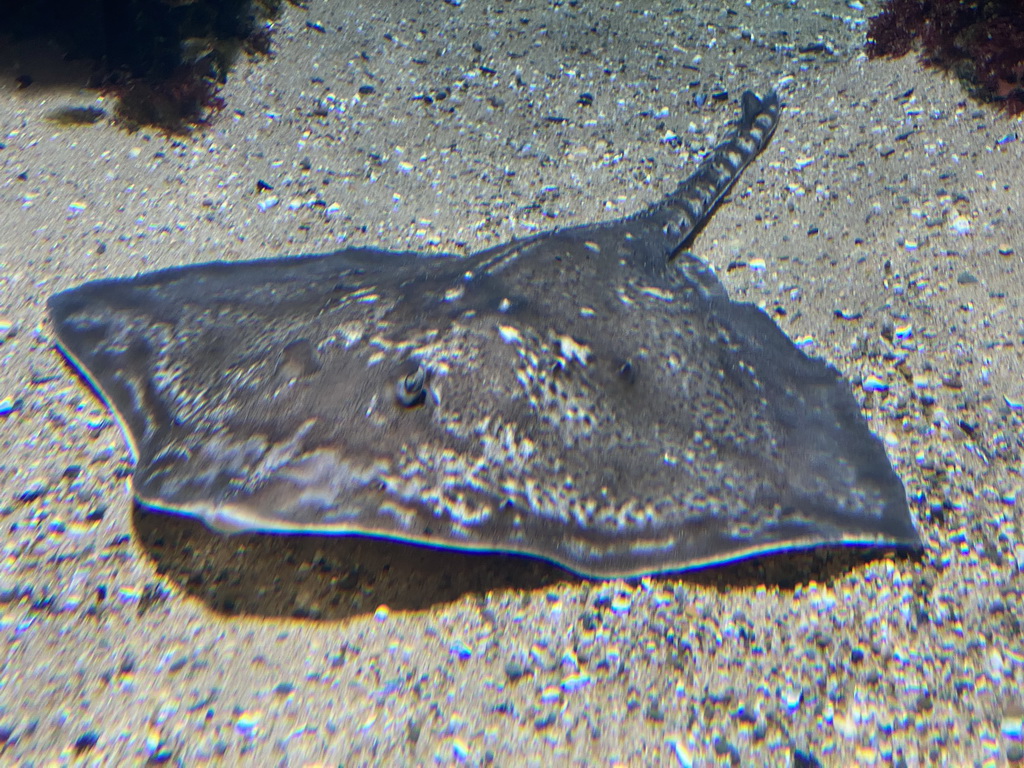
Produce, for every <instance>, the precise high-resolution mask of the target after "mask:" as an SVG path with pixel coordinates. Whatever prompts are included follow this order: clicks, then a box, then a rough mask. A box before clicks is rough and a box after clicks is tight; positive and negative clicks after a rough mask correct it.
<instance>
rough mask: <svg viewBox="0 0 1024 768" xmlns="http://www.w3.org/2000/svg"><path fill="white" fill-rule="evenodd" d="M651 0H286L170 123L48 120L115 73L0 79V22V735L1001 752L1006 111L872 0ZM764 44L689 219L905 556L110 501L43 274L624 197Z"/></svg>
mask: <svg viewBox="0 0 1024 768" xmlns="http://www.w3.org/2000/svg"><path fill="white" fill-rule="evenodd" d="M646 5H647V6H649V7H648V9H647V10H636V9H633V8H631V7H629V6H628V5H627V4H625V3H602V4H598V3H573V2H565V3H559V2H552V3H537V4H529V5H527V4H519V3H511V2H497V1H495V2H483V1H482V0H465V2H463V3H461V4H458V3H445V2H430V3H426V2H424V3H409V2H398V1H397V0H396V1H394V2H374V3H364V4H354V3H343V2H335V3H326V2H321V1H319V0H311V2H309V3H308V7H307V8H305V9H302V8H297V7H293V6H288V7H287V8H286V10H285V11H284V14H283V16H282V17H281V18H280V20H279V21H278V22H277V24H276V27H275V33H274V49H275V51H276V55H275V56H274V57H273V59H270V60H267V59H263V60H258V61H252V62H246V61H243V62H240V63H239V64H238V66H236V68H235V69H234V70H233V71H232V73H231V76H230V79H229V82H228V84H227V86H226V87H225V88H224V90H223V93H222V95H223V97H224V99H225V100H226V103H227V107H226V108H225V109H224V110H223V111H222V112H221V113H220V114H219V115H217V116H216V118H215V120H214V121H213V123H212V125H211V126H209V127H208V128H206V129H204V130H201V131H196V132H195V133H194V134H193V135H191V136H189V137H185V138H172V137H168V136H166V135H163V134H161V133H160V132H157V131H146V130H142V131H138V132H136V133H127V132H125V131H123V130H121V129H120V128H118V127H117V126H116V125H114V124H112V123H111V122H110V121H106V120H105V121H101V122H100V123H98V124H96V125H91V126H75V127H69V126H61V125H58V124H55V123H53V122H51V121H48V120H47V119H46V115H47V113H48V112H50V111H51V110H52V109H54V108H57V107H61V106H86V105H90V104H98V105H99V106H102V107H104V108H107V109H108V110H109V108H110V104H109V103H105V102H104V101H103V100H102V99H99V98H98V97H97V96H96V94H95V93H93V92H89V91H85V90H79V89H77V88H75V87H71V86H68V85H67V82H69V77H68V76H67V73H66V72H64V73H61V75H60V77H54V78H47V77H46V76H45V73H44V72H42V71H40V72H37V73H36V74H37V75H38V76H36V77H35V78H34V80H35V82H34V84H33V85H32V86H30V87H29V88H24V89H18V88H17V85H16V83H15V80H14V77H15V75H16V74H18V72H19V71H20V69H22V68H24V66H26V64H25V62H23V61H19V60H15V59H14V58H13V54H10V55H9V56H8V59H7V60H6V61H2V60H0V64H2V65H3V67H4V68H3V70H2V72H0V75H2V77H0V147H2V148H0V357H2V360H3V366H2V368H0V412H2V414H3V415H2V416H0V425H2V431H0V439H2V446H3V447H2V454H0V522H2V524H3V531H4V535H3V539H2V543H3V559H2V561H0V643H2V645H0V647H2V649H3V650H2V652H0V739H2V745H0V756H2V758H3V761H5V762H7V761H10V762H11V763H13V764H17V765H29V764H32V765H42V764H50V763H54V764H61V763H70V762H72V761H74V760H79V761H81V762H83V763H86V764H93V763H95V764H140V763H144V762H146V761H153V762H157V763H160V762H164V763H174V764H182V765H197V764H203V763H204V762H222V763H223V764H229V765H233V764H240V763H241V764H251V765H316V764H323V765H346V766H348V765H376V764H387V765H411V764H448V763H466V764H473V765H475V764H481V765H487V764H494V765H545V766H546V765H555V764H569V765H573V764H580V765H582V764H587V765H617V764H621V765H667V766H677V765H678V766H688V765H739V764H742V765H799V766H813V765H817V764H820V765H890V764H891V765H909V766H913V765H925V764H927V765H933V764H934V765H958V766H959V765H999V764H1003V763H1010V762H1013V761H1014V760H1020V759H1021V755H1022V754H1024V752H1022V749H1021V746H1022V743H1021V741H1020V739H1021V738H1022V730H1024V725H1022V719H1024V698H1022V694H1021V692H1020V685H1021V680H1022V678H1024V642H1022V636H1021V627H1020V619H1019V617H1020V615H1021V611H1022V603H1024V599H1022V595H1021V590H1022V582H1021V575H1020V571H1021V567H1022V566H1024V539H1022V532H1021V505H1022V504H1024V499H1018V497H1019V496H1020V494H1021V491H1022V490H1024V480H1022V477H1021V471H1022V464H1021V450H1022V445H1024V440H1022V437H1021V435H1022V434H1024V433H1022V424H1024V353H1022V349H1024V325H1022V320H1021V318H1022V316H1024V314H1022V298H1024V288H1022V282H1021V271H1022V265H1021V259H1022V257H1024V224H1022V220H1024V217H1022V215H1021V214H1022V211H1024V199H1022V196H1024V180H1022V173H1021V168H1024V157H1022V156H1024V142H1022V141H1021V139H1020V134H1021V121H1020V120H1019V119H1011V118H1008V117H1006V116H1004V115H1002V114H1000V113H998V112H996V111H994V110H993V109H991V108H989V107H983V106H980V105H978V104H977V103H974V102H972V101H970V100H969V99H968V98H967V97H966V95H965V94H964V92H963V90H962V89H961V87H960V86H959V85H958V84H957V83H956V82H954V81H952V80H951V79H949V78H948V77H946V76H945V75H943V74H941V73H936V72H934V71H927V70H924V69H922V68H921V67H920V65H919V64H918V63H917V62H916V61H914V59H913V57H907V58H906V59H903V60H900V61H895V62H889V61H870V62H869V61H868V60H867V59H866V58H865V57H864V56H863V55H862V53H861V52H860V50H861V46H862V44H863V34H864V26H865V25H864V21H865V19H866V17H867V16H868V15H870V13H872V12H874V11H875V10H877V9H876V7H875V6H869V7H868V8H866V9H862V10H851V8H850V7H849V5H848V4H847V3H845V2H829V0H820V1H819V2H818V3H816V4H805V3H795V4H785V5H783V4H766V3H751V4H749V5H744V4H737V5H736V6H735V7H734V8H732V9H730V10H725V9H723V8H722V7H721V6H720V5H718V4H716V3H712V2H705V3H703V4H691V5H688V6H684V5H683V4H682V3H679V2H667V3H660V2H657V3H653V4H651V3H648V4H646ZM853 5H856V4H853ZM37 53H38V52H37ZM70 80H71V81H73V78H70ZM780 82H781V83H783V85H784V90H783V94H784V102H785V110H784V112H783V116H782V122H781V125H780V127H779V130H778V133H777V134H776V136H775V138H774V140H773V142H772V144H771V145H770V146H769V147H768V149H767V150H766V151H765V152H764V153H763V154H762V156H761V157H759V158H758V159H757V160H756V161H755V163H754V164H753V165H752V166H751V167H750V168H749V169H748V170H747V171H746V173H745V174H744V176H743V177H742V178H741V179H740V181H739V184H738V185H737V187H736V188H735V189H734V190H733V192H732V194H731V196H730V202H728V203H727V204H725V205H723V206H722V207H721V209H720V210H719V211H718V212H717V213H716V214H715V215H714V216H713V217H712V219H711V221H710V222H709V223H708V225H707V226H706V227H705V229H704V230H703V232H702V233H701V235H700V236H699V237H698V238H697V240H696V241H695V242H694V244H693V250H694V252H696V253H697V254H698V255H699V256H701V257H702V258H704V259H706V260H707V261H709V262H710V263H711V264H713V265H714V266H715V268H716V269H717V271H718V274H719V275H720V276H721V278H722V280H723V282H725V284H726V285H727V287H728V289H729V291H730V294H731V295H732V296H733V297H734V298H736V299H741V300H745V301H751V302H756V303H758V304H760V305H761V306H762V307H764V308H765V309H766V311H768V312H769V313H770V314H771V315H772V316H773V317H774V318H775V319H776V321H777V322H778V323H779V325H780V326H781V327H782V328H783V329H784V330H785V331H786V333H787V334H789V336H790V337H791V338H793V339H794V340H795V341H797V342H798V343H800V344H801V345H802V346H803V347H804V348H805V349H806V350H807V351H808V352H810V353H811V354H814V355H817V356H820V357H823V358H825V359H827V360H828V361H829V362H831V363H832V364H834V365H835V366H836V367H837V368H838V369H839V370H840V371H842V373H843V374H844V376H845V377H846V378H847V379H848V380H849V381H850V382H851V385H852V386H853V388H854V390H855V392H856V394H857V396H858V398H859V399H860V400H861V402H862V403H863V407H864V413H865V416H866V417H867V418H868V419H869V420H870V423H871V426H872V429H873V430H874V431H875V432H876V433H877V434H878V435H879V436H880V437H881V438H882V439H883V440H884V442H885V444H886V447H887V450H888V451H889V455H890V458H891V460H892V462H893V464H894V466H895V467H896V469H897V471H898V472H899V474H900V476H901V477H902V479H903V481H904V483H905V485H906V488H907V492H908V497H909V498H910V500H911V510H912V514H913V515H914V517H915V523H916V525H917V527H918V530H919V531H920V533H921V536H922V539H923V540H924V542H925V545H926V549H925V552H924V553H923V555H922V556H921V557H919V558H913V557H901V556H896V555H893V554H887V553H881V554H873V556H871V557H867V558H865V557H861V556H859V555H858V554H855V553H848V552H816V553H811V554H801V555H790V556H778V557H774V558H766V559H760V560H754V561H750V562H747V563H744V564H741V565H739V566H730V567H725V568H716V569H711V570H708V571H703V572H700V573H696V574H679V575H671V576H661V577H656V578H648V579H640V580H631V581H628V582H626V581H605V582H602V581H587V580H582V579H579V578H577V577H574V576H572V575H571V574H567V573H566V572H564V571H562V570H559V569H557V568H554V567H552V566H549V565H546V564H544V563H540V562H536V561H533V560H528V559H523V558H515V557H507V556H486V555H475V556H473V555H463V554H457V553H452V552H446V551H439V550H430V549H422V548H416V547H410V546H403V545H400V544H394V543H386V542H378V541H372V540H366V539H329V538H319V537H306V538H299V537H291V538H289V537H268V536H241V537H221V536H218V535H216V534H213V533H211V532H209V531H207V530H206V529H204V528H203V527H202V526H201V525H199V524H197V523H194V522H191V521H188V520H183V519H178V518H174V517H171V516H167V515H159V514H152V513H148V512H145V511H141V510H138V509H134V508H133V505H132V503H131V489H130V475H131V457H130V455H129V453H128V448H127V445H126V443H125V441H124V439H123V437H122V435H121V434H120V432H119V431H118V429H117V428H116V426H115V425H114V422H113V420H112V419H111V417H110V414H109V413H108V412H107V411H106V410H105V408H103V406H102V405H101V404H100V403H99V402H98V401H97V400H96V398H95V396H94V395H93V394H92V392H91V391H90V390H89V389H88V388H87V387H86V385H85V384H84V383H83V382H82V380H81V379H80V378H78V377H77V376H76V375H75V374H74V373H73V371H72V370H71V369H70V368H69V367H68V366H67V365H66V364H65V363H64V361H63V359H62V358H61V357H60V355H59V354H58V353H57V352H56V351H55V350H54V348H53V334H52V329H51V327H50V325H49V322H48V320H47V318H46V314H45V302H46V299H47V297H48V296H49V295H50V294H52V293H54V292H56V291H59V290H62V289H65V288H68V287H71V286H73V285H76V284H78V283H80V282H82V281H84V280H88V279H95V278H101V277H115V276H128V275H134V274H136V273H138V272H141V271H146V270H151V269H155V268H160V267H168V266H173V265H178V264H185V263H198V262H202V261H207V260H210V259H226V260H242V259H250V258H257V257H265V256H275V255H281V254H286V253H315V252H323V251H330V250H334V249H337V248H339V247H341V246H343V245H373V246H380V247H384V248H389V249H395V250H399V249H410V250H420V251H429V250H437V251H439V252H440V251H446V252H456V253H469V252H472V251H476V250H479V249H480V248H482V247H485V246H488V245H493V244H496V243H499V242H502V241H505V240H508V239H511V238H512V237H517V236H519V237H521V236H525V235H528V234H531V233H534V232H537V231H542V230H545V229H550V228H553V227H563V226H568V225H574V224H580V223H587V222H592V221H599V220H604V219H610V218H615V217H618V216H621V215H624V214H627V213H630V212H633V211H635V210H639V209H640V208H642V207H644V206H645V205H646V204H648V203H650V202H653V201H655V200H657V199H659V198H660V197H661V196H662V195H663V194H665V193H666V192H667V191H669V190H671V189H672V188H673V187H674V186H675V185H676V184H677V183H678V181H679V180H680V179H681V178H682V177H684V176H685V175H686V174H687V173H689V171H690V170H692V168H693V167H694V164H695V162H696V161H697V160H699V158H700V156H701V153H702V152H704V151H705V150H706V149H708V148H709V147H710V146H712V145H713V144H714V143H715V141H716V140H717V139H719V138H721V134H722V130H723V126H724V124H725V122H726V121H727V120H729V119H732V118H733V117H734V116H735V112H736V100H737V98H738V96H739V94H740V92H741V91H743V90H744V89H746V88H752V89H754V90H758V91H764V90H766V89H767V88H769V87H771V86H773V85H774V84H776V83H780ZM367 85H370V86H373V89H372V93H364V94H360V93H359V90H360V88H361V87H362V86H367ZM364 90H367V89H365V88H364ZM584 93H587V94H590V95H591V96H592V97H593V98H592V103H589V104H586V103H583V104H581V103H580V102H581V101H583V102H587V101H588V100H587V99H582V100H581V95H582V94H584ZM715 93H723V94H727V95H728V98H727V99H726V100H725V101H717V100H715V99H713V98H710V96H711V95H712V94H715ZM425 96H429V97H430V98H424V97H425ZM698 96H706V97H709V98H707V100H706V102H704V103H703V106H700V107H698V106H697V104H696V102H697V101H701V99H695V97H698ZM261 181H262V182H263V185H260V184H259V182H261ZM261 187H263V188H262V189H261ZM265 187H272V189H271V190H268V189H266V188H265ZM271 198H275V199H276V200H277V203H276V204H275V205H270V204H269V201H270V199H271Z"/></svg>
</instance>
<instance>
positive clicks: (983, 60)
mask: <svg viewBox="0 0 1024 768" xmlns="http://www.w3.org/2000/svg"><path fill="white" fill-rule="evenodd" d="M867 38H868V41H867V44H866V46H865V47H866V50H867V53H868V56H870V57H871V58H877V57H879V56H891V57H897V58H898V57H900V56H904V55H905V54H907V53H909V52H910V51H911V50H912V49H914V48H917V47H919V48H920V52H921V60H922V61H923V62H924V63H925V64H926V65H928V66H931V67H937V68H940V69H944V70H948V71H952V72H954V73H955V74H956V75H957V77H959V78H960V79H961V81H962V82H964V84H965V85H966V87H967V88H968V90H969V91H970V92H971V94H972V95H973V96H975V97H976V98H978V99H980V100H983V101H991V102H997V103H999V104H1000V105H1001V106H1002V107H1004V108H1005V109H1006V110H1007V112H1009V113H1010V114H1011V115H1016V114H1020V113H1021V112H1024V8H1022V6H1021V4H1020V0H889V1H888V2H887V3H886V6H885V8H884V10H883V11H882V12H881V13H880V14H879V15H877V16H874V17H872V18H871V20H870V22H869V25H868V32H867Z"/></svg>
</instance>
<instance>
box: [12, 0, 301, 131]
mask: <svg viewBox="0 0 1024 768" xmlns="http://www.w3.org/2000/svg"><path fill="white" fill-rule="evenodd" d="M280 5H281V3H280V2H279V0H184V1H183V0H167V1H166V2H158V1H155V0H75V1H74V2H72V1H71V0H55V2H52V3H49V2H47V3H42V2H27V3H26V2H13V1H12V0H0V45H19V44H21V45H25V46H28V47H31V46H34V45H35V44H36V43H37V42H38V41H48V42H49V43H52V44H54V45H55V46H56V50H57V51H58V52H59V55H60V56H63V57H64V58H66V59H68V60H71V61H75V62H79V61H80V62H82V66H81V67H80V68H78V71H79V72H83V73H84V74H85V77H86V78H87V84H88V86H89V87H90V88H95V89H98V90H99V91H101V92H103V93H105V94H107V95H109V96H113V97H115V99H116V104H115V107H114V109H113V116H114V119H115V120H116V121H117V122H118V123H119V124H120V125H121V126H123V127H125V128H126V129H128V130H136V129H138V128H141V127H142V126H153V127H156V128H159V129H162V130H164V131H167V132H168V133H171V134H183V133H188V132H189V131H190V130H191V129H192V128H194V127H196V126H201V125H203V124H205V123H206V122H207V121H208V120H209V119H210V118H211V117H212V116H213V115H214V114H215V113H216V112H217V111H219V110H220V109H222V108H223V107H224V102H223V100H222V99H221V97H220V96H219V91H220V88H221V86H222V85H223V84H224V82H225V81H226V80H227V76H228V72H229V71H230V69H231V66H232V65H233V63H234V62H235V61H236V60H237V58H238V56H239V55H240V54H247V55H254V56H267V55H270V54H271V47H270V35H271V22H272V20H273V19H274V18H276V16H277V15H278V13H279V10H280ZM16 79H17V82H18V83H19V85H20V87H22V88H28V87H31V86H32V84H33V83H34V82H35V80H36V75H35V73H33V72H27V71H26V72H20V73H18V75H17V76H16ZM75 84H76V85H81V83H80V82H76V83H75ZM48 117H49V119H51V120H55V121H57V122H61V123H63V124H84V123H88V122H94V121H92V120H89V119H86V118H89V117H90V115H89V114H88V113H87V111H85V110H79V111H78V112H75V111H74V108H69V109H67V110H64V111H63V112H61V113H60V114H54V115H51V116H48ZM99 117H102V115H100V116H99ZM99 117H97V119H99Z"/></svg>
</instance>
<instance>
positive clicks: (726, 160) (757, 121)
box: [635, 91, 782, 258]
mask: <svg viewBox="0 0 1024 768" xmlns="http://www.w3.org/2000/svg"><path fill="white" fill-rule="evenodd" d="M741 103H742V107H743V114H742V116H741V117H740V119H739V122H738V123H737V125H736V128H735V129H734V130H733V132H732V133H731V134H729V137H728V138H727V139H726V140H725V141H724V142H722V143H721V144H719V145H718V146H717V147H715V149H714V151H712V152H711V154H710V155H708V156H707V158H706V159H705V160H704V162H702V163H701V164H700V167H699V168H698V169H697V170H696V171H694V173H693V174H692V175H691V176H690V177H689V178H687V179H686V180H685V181H683V182H682V183H681V184H680V185H679V186H678V187H676V190H675V191H674V192H673V193H672V194H670V195H669V196H668V197H666V198H665V199H664V200H662V201H660V202H658V203H657V204H655V205H653V206H652V207H651V208H649V209H648V210H646V211H644V212H643V213H640V214H638V215H637V216H636V217H635V219H636V220H642V221H645V223H648V224H650V225H652V226H655V227H658V228H659V229H660V230H661V234H662V235H663V236H664V237H665V251H666V254H667V255H668V256H669V258H672V257H673V256H675V255H676V254H677V253H679V251H681V250H682V249H683V248H684V247H685V246H686V244H687V243H688V242H689V240H690V239H691V237H692V236H693V234H694V233H695V232H696V231H697V230H698V229H699V228H700V227H701V226H702V225H703V224H704V222H705V221H707V219H708V217H709V216H710V215H711V213H712V212H713V211H714V209H715V207H716V206H717V205H718V203H719V202H720V201H721V200H722V198H723V197H724V196H725V193H726V192H728V191H729V188H730V187H731V186H732V185H733V184H734V183H735V181H736V179H737V178H739V175H740V174H741V173H742V172H743V169H744V168H746V167H747V165H748V164H749V163H750V161H751V160H753V159H754V158H755V157H757V155H758V153H760V152H761V150H762V149H764V148H765V147H766V146H767V145H768V141H769V140H770V139H771V137H772V134H773V133H775V127H776V126H777V125H778V122H779V112H780V110H781V108H782V107H781V105H780V104H779V96H778V94H777V93H776V92H775V91H769V92H768V94H767V95H766V96H764V97H759V96H758V95H757V94H756V93H754V92H752V91H745V92H744V93H743V96H742V97H741Z"/></svg>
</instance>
